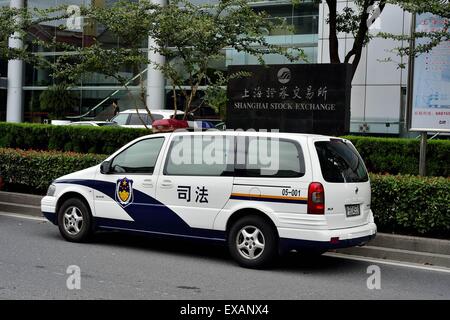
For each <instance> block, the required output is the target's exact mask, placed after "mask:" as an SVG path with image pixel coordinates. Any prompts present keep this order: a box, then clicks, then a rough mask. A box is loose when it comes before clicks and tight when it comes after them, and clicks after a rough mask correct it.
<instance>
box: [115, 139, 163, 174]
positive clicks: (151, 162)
mask: <svg viewBox="0 0 450 320" xmlns="http://www.w3.org/2000/svg"><path fill="white" fill-rule="evenodd" d="M163 142H164V138H151V139H145V140H141V141H138V142H136V143H135V144H133V145H132V146H130V147H128V148H127V149H125V150H124V151H122V152H121V153H119V154H118V155H117V156H116V157H115V158H114V160H113V161H112V164H111V168H112V170H113V172H114V173H146V174H152V173H153V170H154V169H155V165H156V160H157V159H158V155H159V152H160V151H161V147H162V145H163Z"/></svg>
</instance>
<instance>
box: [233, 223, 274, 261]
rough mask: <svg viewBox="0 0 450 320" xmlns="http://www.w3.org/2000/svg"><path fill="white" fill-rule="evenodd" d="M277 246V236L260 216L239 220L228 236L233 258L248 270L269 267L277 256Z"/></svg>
mask: <svg viewBox="0 0 450 320" xmlns="http://www.w3.org/2000/svg"><path fill="white" fill-rule="evenodd" d="M277 244H278V239H277V235H276V233H275V231H274V230H273V228H272V226H271V225H270V224H269V223H267V222H266V221H265V220H264V219H262V218H261V217H258V216H246V217H243V218H241V219H239V220H238V221H236V223H234V224H233V226H232V227H231V229H230V232H229V234H228V247H229V250H230V254H231V256H232V257H233V258H234V259H235V260H236V261H237V262H238V263H239V264H240V265H241V266H243V267H246V268H261V267H264V266H267V265H269V264H270V263H271V262H272V261H273V259H274V258H275V257H276V255H277V252H278V247H277Z"/></svg>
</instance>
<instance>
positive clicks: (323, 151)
mask: <svg viewBox="0 0 450 320" xmlns="http://www.w3.org/2000/svg"><path fill="white" fill-rule="evenodd" d="M314 145H315V146H316V150H317V155H318V156H319V162H320V168H321V170H322V176H323V178H324V179H325V181H327V182H341V183H344V182H366V181H368V180H369V176H368V174H367V170H366V167H365V166H364V162H363V160H362V159H361V157H360V155H359V154H358V152H357V151H356V149H355V148H354V147H353V146H352V145H351V144H348V143H346V142H344V141H343V140H340V139H333V140H330V141H320V142H316V143H315V144H314Z"/></svg>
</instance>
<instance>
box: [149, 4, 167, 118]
mask: <svg viewBox="0 0 450 320" xmlns="http://www.w3.org/2000/svg"><path fill="white" fill-rule="evenodd" d="M152 2H153V3H154V4H159V5H162V6H164V5H166V3H167V1H166V0H152ZM152 47H155V41H154V40H153V39H152V38H151V37H149V39H148V48H149V51H148V60H150V61H152V62H154V63H157V64H163V63H164V62H165V57H164V56H162V55H160V54H159V53H154V52H153V51H151V50H150V48H152ZM164 87H165V78H164V75H163V73H162V72H161V71H160V70H157V69H155V67H154V65H152V64H149V65H148V71H147V99H146V100H147V107H148V108H149V109H150V110H152V109H153V110H154V109H165V108H166V102H165V100H166V94H165V88H164Z"/></svg>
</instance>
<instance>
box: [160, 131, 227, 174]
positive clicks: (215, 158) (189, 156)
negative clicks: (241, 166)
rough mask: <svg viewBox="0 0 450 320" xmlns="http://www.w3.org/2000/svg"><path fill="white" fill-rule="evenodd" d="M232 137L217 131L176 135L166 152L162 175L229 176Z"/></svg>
mask: <svg viewBox="0 0 450 320" xmlns="http://www.w3.org/2000/svg"><path fill="white" fill-rule="evenodd" d="M233 150H234V139H233V137H231V136H219V135H211V136H208V135H185V136H176V137H175V138H174V139H173V140H172V142H171V144H170V149H169V151H168V152H167V158H166V164H165V167H164V174H165V175H172V176H231V175H232V174H233V162H234V160H233V157H234V152H233Z"/></svg>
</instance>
